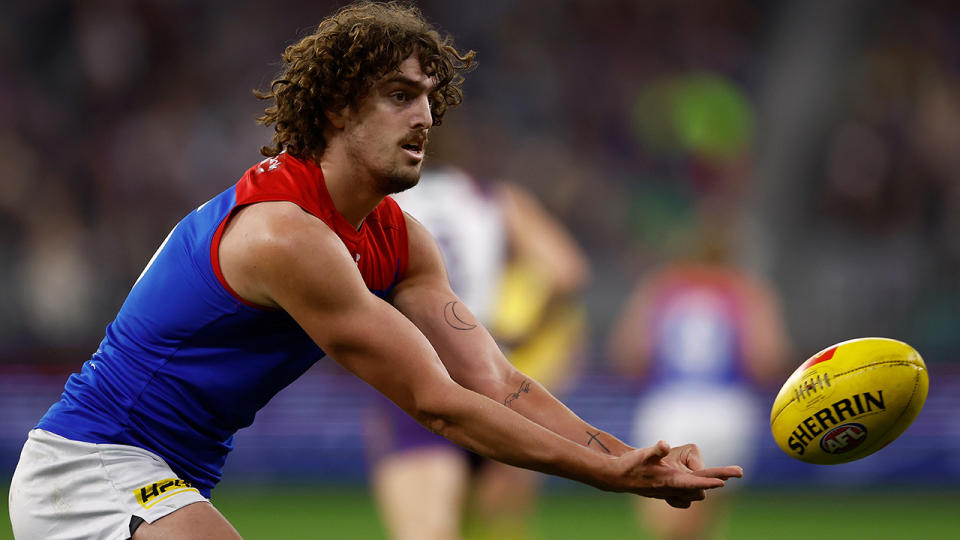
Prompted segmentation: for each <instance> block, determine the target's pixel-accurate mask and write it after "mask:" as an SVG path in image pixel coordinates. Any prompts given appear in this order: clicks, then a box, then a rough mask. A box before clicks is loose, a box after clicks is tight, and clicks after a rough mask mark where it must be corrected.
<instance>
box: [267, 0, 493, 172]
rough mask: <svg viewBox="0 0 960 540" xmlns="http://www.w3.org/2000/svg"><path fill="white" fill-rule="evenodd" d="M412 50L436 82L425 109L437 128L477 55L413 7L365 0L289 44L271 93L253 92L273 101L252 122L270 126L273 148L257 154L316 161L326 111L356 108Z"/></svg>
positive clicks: (455, 101)
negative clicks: (464, 49)
mask: <svg viewBox="0 0 960 540" xmlns="http://www.w3.org/2000/svg"><path fill="white" fill-rule="evenodd" d="M414 53H416V55H417V58H418V59H419V60H420V65H421V68H422V69H423V72H424V73H425V74H426V75H427V76H429V77H433V78H435V79H436V86H435V87H434V88H433V90H432V91H431V92H430V95H429V98H430V112H431V113H432V114H433V124H434V125H440V122H441V121H442V119H443V115H444V113H445V112H446V110H447V107H450V106H456V105H459V104H460V103H461V102H462V101H463V91H462V89H461V85H462V84H463V73H464V72H466V71H468V70H470V69H471V68H472V67H473V66H474V64H475V63H474V57H475V55H476V53H475V52H474V51H469V52H467V53H464V54H461V53H459V52H458V51H457V49H456V48H455V47H454V44H453V39H452V38H451V37H450V36H449V35H448V36H444V37H441V36H440V34H439V33H438V32H437V31H436V30H435V29H434V28H433V27H432V26H431V25H430V24H429V23H427V22H426V20H425V19H424V17H423V15H422V14H421V12H420V10H419V9H417V8H416V7H413V6H409V5H405V4H402V3H399V2H394V1H391V2H387V3H380V2H370V1H367V0H364V1H361V2H356V3H354V4H351V5H349V6H346V7H344V8H341V9H340V10H339V11H337V12H336V13H335V14H334V15H332V16H330V17H328V18H326V19H324V20H323V21H322V22H321V23H320V25H319V26H318V27H317V30H316V32H314V33H313V34H310V35H309V36H307V37H305V38H303V39H301V40H300V41H299V42H298V43H296V44H293V45H290V46H289V47H287V49H286V51H284V53H283V62H284V69H283V71H282V73H281V74H280V75H279V76H278V77H277V78H276V79H275V80H274V81H273V82H271V83H270V90H269V91H267V92H260V91H257V90H254V92H253V93H254V95H255V96H257V97H258V98H260V99H263V100H274V102H275V103H274V104H273V105H271V106H270V107H268V108H267V109H266V111H265V113H264V115H263V116H261V117H259V118H257V122H258V123H260V124H263V125H266V126H270V125H273V126H274V135H273V145H271V146H264V147H263V148H261V149H260V152H261V153H262V154H263V155H265V156H275V155H277V154H279V153H280V152H282V151H284V150H286V151H287V152H288V153H290V154H292V155H294V156H297V157H314V158H316V157H319V156H320V155H322V154H323V151H324V150H325V149H326V140H325V139H324V136H323V133H324V130H325V129H326V128H327V126H328V125H329V120H328V119H327V116H326V114H324V113H325V112H327V111H339V110H341V109H343V108H344V107H347V106H356V105H357V104H358V103H359V101H360V100H361V99H362V98H363V97H364V96H365V95H366V94H367V92H368V91H369V90H370V89H371V88H372V87H373V84H374V83H375V82H376V81H377V80H379V79H380V78H381V77H383V76H384V75H386V74H387V73H388V72H389V71H391V70H394V69H397V67H398V66H399V65H400V63H401V62H402V61H403V60H405V59H406V58H408V57H409V56H410V55H411V54H414Z"/></svg>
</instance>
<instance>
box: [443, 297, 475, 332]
mask: <svg viewBox="0 0 960 540" xmlns="http://www.w3.org/2000/svg"><path fill="white" fill-rule="evenodd" d="M457 304H458V302H447V303H446V305H444V306H443V320H445V321H447V324H449V325H450V326H451V327H452V328H456V329H457V330H473V329H474V328H476V327H477V324H476V323H471V322H468V321H465V320H463V319H461V318H460V316H459V315H457Z"/></svg>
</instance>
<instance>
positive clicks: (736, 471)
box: [690, 466, 743, 480]
mask: <svg viewBox="0 0 960 540" xmlns="http://www.w3.org/2000/svg"><path fill="white" fill-rule="evenodd" d="M690 474H692V475H694V476H699V477H702V478H719V479H721V480H727V479H730V478H743V469H742V468H740V467H737V466H731V467H710V468H709V469H699V470H695V471H693V472H691V473H690Z"/></svg>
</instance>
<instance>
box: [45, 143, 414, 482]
mask: <svg viewBox="0 0 960 540" xmlns="http://www.w3.org/2000/svg"><path fill="white" fill-rule="evenodd" d="M265 201H290V202H293V203H295V204H297V205H299V206H300V207H301V208H302V209H303V210H305V211H306V212H309V213H310V214H312V215H314V216H315V217H317V218H319V219H321V220H322V221H323V222H324V223H326V224H327V226H329V227H330V228H331V229H332V230H333V231H334V232H335V233H336V234H337V235H338V236H339V237H340V239H341V240H342V241H343V243H344V245H345V246H346V247H347V249H348V250H349V251H350V254H351V256H353V258H354V260H355V261H356V262H357V266H358V270H359V272H360V273H361V274H362V276H363V279H364V281H365V282H366V284H367V287H368V288H369V289H370V291H371V292H372V293H373V294H376V295H378V296H381V297H383V296H385V295H386V294H387V293H388V292H389V291H390V289H391V288H392V287H393V286H394V285H395V284H396V283H397V281H398V280H399V279H400V277H401V276H403V274H404V273H405V272H406V268H407V261H408V253H409V252H408V247H407V231H406V225H405V222H404V218H403V213H402V212H401V210H400V208H399V207H398V206H397V204H396V203H395V202H393V200H392V199H390V198H389V197H387V198H386V199H384V201H383V202H382V203H381V204H380V205H379V206H377V208H376V209H375V210H374V211H373V212H372V213H371V214H370V215H369V216H367V218H366V219H365V220H364V222H363V225H362V226H361V227H360V229H359V230H357V229H356V228H354V227H353V226H352V225H350V223H348V222H347V221H346V219H345V218H344V217H343V216H342V215H340V214H339V213H338V212H337V210H336V208H335V207H334V205H333V202H332V200H331V199H330V195H329V193H328V192H327V189H326V185H325V183H324V180H323V174H322V172H321V170H320V168H319V167H318V166H317V165H316V164H314V163H312V162H309V161H306V160H300V159H297V158H295V157H293V156H290V155H288V154H285V153H284V154H280V155H278V156H277V157H274V158H269V159H266V160H264V161H262V162H260V163H259V164H257V165H256V166H254V167H252V168H251V169H249V170H248V171H247V172H246V173H245V174H244V175H243V177H242V178H241V179H240V181H239V182H237V184H236V185H234V186H232V187H231V188H229V189H227V190H226V191H224V192H223V193H221V194H220V195H218V196H216V197H214V198H213V199H212V200H210V201H209V202H207V203H205V204H204V205H202V206H200V207H199V208H197V209H196V210H195V211H193V212H191V213H190V214H189V215H188V216H187V217H185V218H184V219H183V220H182V221H180V223H178V224H177V226H176V227H175V228H174V229H173V231H171V232H170V234H169V236H168V237H167V239H166V240H164V242H163V244H162V245H161V246H160V248H159V249H158V250H157V252H156V254H155V255H154V257H153V259H152V260H151V261H150V263H149V264H148V265H147V268H146V269H145V270H144V271H143V274H141V276H140V278H139V279H138V280H137V282H136V284H134V286H133V288H132V289H131V291H130V294H129V295H128V296H127V299H126V301H125V302H124V303H123V306H122V307H121V308H120V311H119V313H118V314H117V317H116V319H115V320H114V321H113V322H111V323H110V324H109V325H108V326H107V330H106V337H105V338H104V340H103V342H102V343H101V344H100V347H99V349H98V350H97V352H96V353H94V355H93V356H92V357H91V358H90V360H88V361H87V362H86V363H84V365H83V368H82V370H81V371H80V373H75V374H73V375H71V376H70V378H69V379H68V380H67V383H66V387H65V389H64V392H63V394H62V395H61V398H60V401H58V402H57V403H55V404H54V405H53V406H52V407H51V408H50V409H49V410H48V411H47V413H46V414H45V415H44V417H43V418H42V419H41V420H40V422H39V424H38V425H37V427H38V428H41V429H45V430H48V431H51V432H53V433H57V434H59V435H61V436H64V437H66V438H68V439H73V440H77V441H84V442H91V443H109V444H126V445H133V446H137V447H140V448H144V449H147V450H150V451H151V452H154V453H156V454H157V455H159V456H161V457H162V458H163V459H164V460H165V461H166V462H167V464H168V465H169V466H170V467H171V468H172V469H173V470H174V472H176V473H177V474H178V475H179V476H180V477H181V478H184V479H186V480H189V481H191V482H192V483H193V484H194V486H195V487H197V488H198V489H199V490H200V492H201V493H203V494H204V495H205V496H208V497H209V495H210V491H211V489H212V488H213V486H214V485H215V484H216V483H217V482H218V481H219V480H220V476H221V468H222V466H223V464H224V462H225V460H226V456H227V454H228V452H230V450H231V449H232V447H233V435H234V433H235V432H236V431H237V430H238V429H240V428H243V427H246V426H249V425H250V424H251V423H252V422H253V419H254V416H255V415H256V412H257V411H258V410H259V409H260V408H262V407H263V406H264V405H266V403H267V402H268V401H269V400H270V399H271V398H272V397H273V396H274V395H275V394H276V393H277V392H279V391H280V390H281V389H283V388H284V387H285V386H287V385H289V384H290V383H291V382H293V381H294V380H295V379H296V378H297V377H299V376H300V375H301V374H302V373H304V372H305V371H306V370H307V369H308V368H309V367H310V366H311V365H313V364H314V363H315V362H316V361H317V360H318V359H320V358H321V357H322V356H323V355H324V353H323V351H322V350H320V348H319V347H318V346H317V345H316V344H315V343H314V342H313V341H312V340H311V339H310V338H309V337H308V336H307V334H306V333H305V332H304V331H303V329H301V328H300V326H298V325H297V323H296V322H295V321H294V320H293V319H292V318H291V317H290V316H289V315H287V313H286V312H284V311H282V310H276V309H268V308H264V307H260V306H256V305H254V304H251V303H249V302H247V301H245V300H243V299H242V298H240V297H239V296H238V295H236V293H234V292H233V291H232V289H230V287H229V286H228V285H227V283H226V281H225V280H224V279H223V275H222V273H221V272H220V266H219V260H218V247H219V242H220V237H221V235H222V234H223V230H224V227H225V225H226V223H227V220H228V218H229V217H230V216H231V215H232V213H233V212H235V211H236V210H237V209H239V208H240V207H242V206H244V205H248V204H252V203H256V202H265ZM316 271H317V272H320V273H323V272H324V271H325V269H324V268H317V269H316Z"/></svg>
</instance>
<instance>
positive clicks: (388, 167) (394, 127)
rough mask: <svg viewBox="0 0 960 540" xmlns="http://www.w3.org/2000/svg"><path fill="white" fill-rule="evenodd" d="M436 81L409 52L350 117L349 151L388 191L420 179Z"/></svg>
mask: <svg viewBox="0 0 960 540" xmlns="http://www.w3.org/2000/svg"><path fill="white" fill-rule="evenodd" d="M433 86H434V80H433V79H431V78H429V77H427V76H426V75H425V74H424V73H423V70H422V69H421V67H420V61H419V60H418V59H417V58H416V56H410V57H409V58H407V59H406V60H404V61H403V62H401V63H400V65H399V66H398V67H397V69H396V70H395V71H391V72H389V73H387V75H385V76H384V77H383V78H382V79H380V81H378V82H377V83H375V84H374V85H373V88H372V89H371V90H370V93H369V94H367V96H365V97H364V98H363V99H362V100H361V101H360V103H359V104H358V105H357V109H356V111H355V113H354V114H351V115H349V118H348V119H347V124H346V126H345V136H346V142H347V152H348V154H349V156H350V158H351V160H352V162H353V163H354V165H355V166H357V167H362V168H365V169H366V171H367V172H368V173H369V174H370V176H371V177H372V178H373V179H374V182H375V183H376V187H377V189H378V190H379V191H381V192H382V193H384V194H389V193H398V192H400V191H403V190H405V189H409V188H411V187H413V186H415V185H416V184H417V182H418V181H419V180H420V169H421V167H422V165H423V158H424V151H425V150H426V144H427V131H428V130H429V129H430V127H431V126H432V125H433V116H432V115H431V114H430V101H429V97H428V95H429V92H430V90H431V89H432V88H433Z"/></svg>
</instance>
